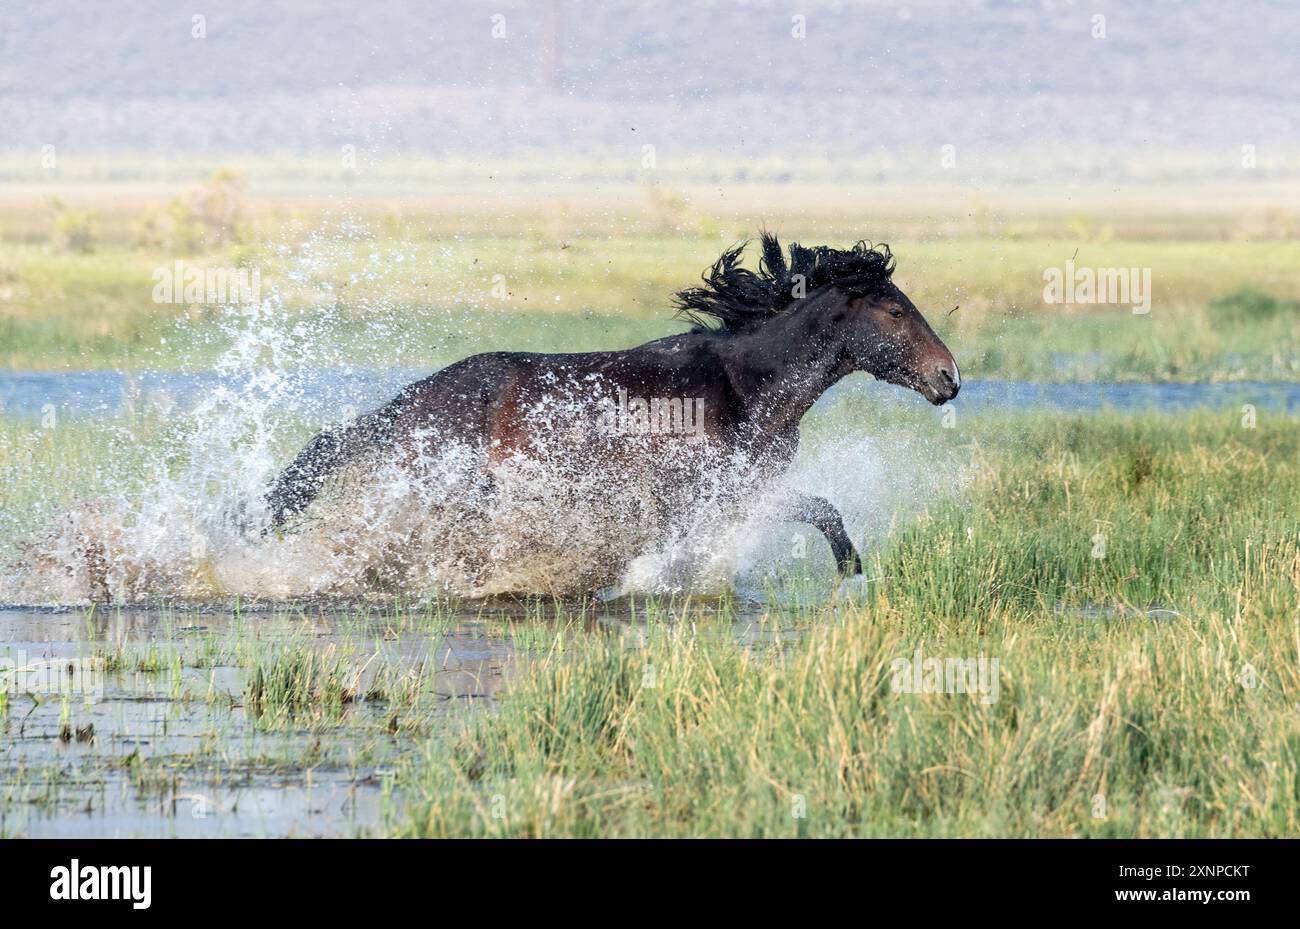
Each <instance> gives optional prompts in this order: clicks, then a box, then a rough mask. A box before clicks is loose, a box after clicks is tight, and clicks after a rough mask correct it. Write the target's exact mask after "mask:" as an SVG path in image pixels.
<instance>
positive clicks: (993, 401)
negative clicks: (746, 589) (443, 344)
mask: <svg viewBox="0 0 1300 929" xmlns="http://www.w3.org/2000/svg"><path fill="white" fill-rule="evenodd" d="M431 373H433V372H432V369H421V368H396V369H388V368H385V369H375V368H329V369H316V370H305V371H301V372H298V374H297V377H298V378H299V383H300V390H298V391H297V392H296V393H295V394H293V395H286V396H285V397H284V399H285V401H286V405H287V406H288V407H290V408H289V409H286V410H285V412H292V411H293V410H292V405H293V400H294V397H295V396H300V397H313V398H316V397H331V398H332V401H333V403H334V404H335V405H336V408H337V409H339V410H343V409H347V408H355V409H365V408H366V407H367V406H374V405H377V404H379V403H381V402H383V401H384V400H387V399H389V398H390V397H392V396H393V395H394V394H396V393H397V391H398V390H400V389H401V388H402V387H403V386H405V385H406V384H410V383H412V382H414V381H417V380H419V379H421V378H423V377H427V376H428V375H429V374H431ZM250 376H251V375H243V376H242V379H241V377H239V376H222V375H220V374H217V373H215V372H211V371H204V372H143V373H139V374H123V373H121V372H118V371H60V372H55V371H0V410H3V411H5V412H7V413H9V414H10V415H14V416H23V417H32V418H36V417H40V416H42V415H43V414H45V413H46V412H48V411H49V410H53V411H55V412H56V413H57V414H58V415H61V416H63V415H72V416H77V415H113V414H117V413H121V412H123V411H126V410H129V409H133V408H136V407H137V406H138V405H145V404H147V405H150V406H153V407H161V408H163V409H170V408H173V407H177V408H182V409H183V408H186V407H189V406H192V405H194V403H196V402H197V401H198V400H199V399H201V398H202V397H204V396H206V395H207V394H209V393H211V392H212V391H213V390H214V389H215V388H217V387H219V386H225V387H227V388H231V389H232V390H234V391H235V392H236V393H240V392H242V391H243V390H244V389H245V387H246V384H245V381H246V380H247V378H248V377H250ZM846 396H869V397H871V398H872V399H873V400H877V401H881V402H897V403H899V404H905V403H915V402H916V401H915V398H914V397H912V396H911V395H910V394H907V393H905V392H903V391H897V390H894V389H893V388H890V387H887V386H884V385H881V384H876V383H874V382H872V381H870V380H869V379H866V378H851V379H849V380H847V381H843V382H841V383H840V384H838V385H836V386H835V387H833V388H832V389H831V390H830V391H828V392H827V395H826V396H825V397H824V398H823V399H822V400H821V401H819V406H822V407H825V406H827V405H829V404H833V403H834V402H836V400H837V399H839V398H843V397H846ZM1245 403H1249V404H1251V405H1253V406H1255V407H1257V408H1258V409H1266V410H1277V411H1284V412H1286V413H1289V414H1295V413H1297V412H1300V384H1297V383H1268V382H1249V381H1248V382H1224V383H1198V384H1181V383H1059V384H1052V383H1040V382H1035V381H999V380H972V381H968V382H967V383H966V384H965V385H964V386H963V387H962V392H961V395H960V396H959V397H958V398H957V399H956V400H955V401H954V405H955V406H956V407H957V408H958V409H962V410H969V411H982V410H998V409H1006V410H1025V409H1046V410H1056V411H1061V412H1095V411H1098V410H1104V409H1115V410H1147V409H1152V410H1160V411H1164V412H1169V411H1176V410H1188V409H1196V408H1211V409H1221V408H1224V407H1229V406H1234V405H1239V404H1245Z"/></svg>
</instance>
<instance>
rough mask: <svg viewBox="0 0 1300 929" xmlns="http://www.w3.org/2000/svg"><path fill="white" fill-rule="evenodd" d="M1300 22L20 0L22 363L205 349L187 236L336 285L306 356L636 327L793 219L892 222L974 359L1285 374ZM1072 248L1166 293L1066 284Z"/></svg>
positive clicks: (878, 11) (928, 307)
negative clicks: (32, 0)
mask: <svg viewBox="0 0 1300 929" xmlns="http://www.w3.org/2000/svg"><path fill="white" fill-rule="evenodd" d="M192 6H193V5H192ZM1297 46H1300V17H1297V16H1295V15H1294V10H1293V9H1292V8H1291V6H1290V5H1289V4H1288V3H1285V2H1276V3H1269V2H1260V3H1249V4H1245V5H1243V6H1237V5H1224V4H1219V3H1213V2H1151V3H1141V4H1137V3H1128V4H1120V3H1104V2H1095V3H1080V2H1067V0H957V2H930V0H909V2H894V0H880V2H818V0H807V2H805V0H800V2H796V3H794V4H779V3H774V2H763V0H753V2H702V3H693V4H655V3H644V2H585V0H544V2H532V3H518V2H496V0H493V2H467V3H460V4H429V3H410V2H405V3H403V2H394V0H378V2H370V3H366V4H355V3H341V2H325V3H314V2H313V3H307V2H275V3H263V2H252V0H247V2H245V0H232V2H224V3H221V4H219V5H214V6H212V7H208V8H201V7H199V6H194V8H193V9H191V8H190V7H185V6H178V5H177V4H175V3H170V2H162V0H121V2H116V3H113V4H111V5H109V6H103V7H100V6H95V7H88V6H86V5H85V4H77V3H46V4H41V5H38V6H26V7H24V6H18V5H6V6H5V7H4V8H3V9H0V364H3V365H5V366H6V367H8V368H10V369H13V370H18V369H53V370H67V369H103V368H115V369H121V370H135V369H150V368H193V367H204V366H207V365H210V364H212V363H213V362H214V360H215V359H216V358H218V357H219V356H220V354H221V352H222V351H224V350H225V348H226V347H227V344H228V340H226V339H225V337H224V336H223V335H222V334H221V333H220V332H219V331H218V329H217V327H216V326H215V323H216V321H217V318H218V317H219V316H221V315H222V314H221V313H220V312H218V311H217V310H216V309H214V307H213V306H212V305H210V302H205V301H197V300H189V301H184V302H182V301H175V302H161V303H160V302H156V301H155V299H154V298H153V291H154V287H155V284H156V281H155V278H154V275H155V273H156V272H158V271H159V269H161V268H173V267H174V264H173V263H174V262H175V261H176V260H181V261H184V262H186V263H187V265H186V267H187V268H188V267H190V266H197V267H216V268H227V267H233V268H256V269H257V270H258V272H259V275H260V280H261V282H262V286H263V288H265V289H267V290H268V292H273V293H275V294H277V295H278V296H279V297H280V298H283V299H284V301H285V305H287V306H290V307H293V308H297V309H298V310H300V311H301V312H304V313H313V312H314V313H318V314H319V313H323V312H326V311H328V312H329V313H330V314H331V316H330V320H329V328H330V332H331V334H332V335H331V338H330V339H329V340H328V341H329V345H330V351H331V352H332V353H333V354H332V356H331V357H330V358H325V357H320V358H316V359H302V360H303V361H304V362H306V361H309V360H315V361H318V362H320V363H333V362H337V361H349V360H350V361H357V362H365V363H368V364H377V365H408V366H427V365H435V364H441V363H444V362H445V361H447V360H450V359H451V358H454V357H458V356H460V355H462V354H465V353H466V352H467V351H469V350H471V349H472V348H473V347H474V346H476V345H478V344H480V343H490V347H499V348H554V347H557V346H564V347H577V346H581V347H588V348H596V347H612V346H617V345H624V344H629V342H631V341H635V340H638V339H642V338H649V337H652V336H654V335H659V334H663V333H666V332H669V331H673V329H674V328H675V327H676V325H677V324H675V323H673V322H672V321H671V319H670V313H669V312H668V310H667V306H668V298H669V295H670V293H671V291H672V290H674V289H676V288H679V287H682V286H686V285H688V284H689V283H691V282H692V281H694V280H695V278H696V276H697V275H698V274H699V272H700V271H701V270H702V269H703V268H704V267H705V265H706V264H708V263H709V262H711V261H712V260H713V258H715V257H716V255H717V254H718V252H719V251H720V250H721V249H722V248H723V247H724V246H726V245H728V244H731V243H732V242H734V241H736V240H738V239H741V238H745V237H751V236H753V235H754V234H755V233H756V232H757V231H758V230H759V229H760V228H763V227H766V228H768V229H770V230H772V231H774V232H777V233H778V234H779V235H781V236H782V237H783V238H785V239H797V240H800V241H803V242H805V243H809V244H812V243H818V242H825V243H829V244H838V245H844V244H847V243H850V242H853V241H856V240H858V239H869V240H873V241H887V242H889V243H890V244H891V245H892V246H893V247H894V250H895V252H896V253H897V255H898V257H899V268H900V269H899V280H900V283H902V284H903V285H904V287H905V289H907V290H908V292H909V293H911V294H912V295H913V297H914V298H915V299H917V302H918V304H919V305H921V307H922V309H923V310H925V311H928V312H930V313H931V314H934V313H937V312H939V311H940V310H941V311H943V312H945V313H946V312H947V311H948V310H949V309H950V308H951V307H953V306H960V307H961V310H960V312H958V313H956V314H954V315H952V317H951V318H949V319H946V321H945V324H944V330H945V331H944V333H943V334H944V335H945V337H950V341H954V342H955V343H956V345H955V347H956V348H957V349H958V350H959V356H960V357H961V358H962V361H963V370H964V372H966V373H967V376H968V378H969V377H983V378H1020V379H1031V380H1039V381H1042V380H1049V381H1050V380H1068V381H1078V380H1157V381H1180V380H1198V379H1199V380H1207V379H1211V380H1234V379H1238V380H1239V379H1248V380H1278V379H1283V380H1287V379H1294V378H1295V377H1296V376H1297V374H1300V362H1298V361H1297V344H1298V343H1300V337H1298V336H1297V323H1296V318H1297V314H1296V307H1297V304H1296V303H1295V301H1296V299H1297V298H1298V297H1300V275H1297V274H1296V268H1297V266H1298V265H1300V262H1297V258H1300V248H1298V246H1297V236H1300V224H1298V221H1297V220H1298V217H1300V118H1298V112H1300V107H1298V106H1297V92H1296V90H1295V88H1296V87H1297V86H1300V61H1298V60H1297V58H1296V55H1295V54H1294V50H1295V48H1296V47H1297ZM305 243H314V246H312V247H314V249H315V251H314V252H313V257H312V258H310V259H307V258H304V248H305V247H306V245H305ZM326 245H328V246H329V247H328V249H327V248H326ZM376 245H379V246H382V248H381V252H380V253H379V257H378V258H376V252H375V247H376ZM385 249H386V250H385ZM327 251H328V255H326V252H327ZM1071 258H1072V259H1073V260H1074V262H1075V263H1077V264H1078V265H1080V266H1087V267H1095V268H1103V267H1121V268H1149V269H1151V277H1152V292H1153V311H1152V312H1151V313H1150V314H1149V315H1147V316H1143V317H1141V318H1136V317H1135V316H1134V315H1133V314H1132V313H1131V312H1130V310H1129V307H1128V306H1115V305H1100V304H1092V305H1088V304H1082V303H1081V304H1079V305H1060V304H1057V305H1048V304H1046V303H1045V301H1044V297H1043V286H1044V284H1043V275H1044V272H1045V271H1046V269H1048V268H1056V267H1063V266H1064V262H1065V261H1066V260H1067V259H1071ZM181 273H183V271H182V272H181ZM209 323H212V324H213V325H208V324H209ZM178 326H179V328H178ZM381 330H382V332H383V337H382V338H379V339H375V338H373V334H374V333H375V332H376V331H381ZM367 333H369V334H370V336H367V335H366V334H367ZM163 340H165V341H163Z"/></svg>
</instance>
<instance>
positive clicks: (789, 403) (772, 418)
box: [726, 300, 852, 435]
mask: <svg viewBox="0 0 1300 929" xmlns="http://www.w3.org/2000/svg"><path fill="white" fill-rule="evenodd" d="M827 309H828V305H827V302H826V301H825V300H817V301H816V302H814V301H813V300H809V301H807V302H806V303H805V304H804V305H802V306H799V307H795V308H793V309H790V310H786V311H785V312H783V313H781V314H779V315H777V316H775V317H773V318H772V319H770V320H768V321H767V322H765V323H762V324H760V325H759V326H756V327H754V329H753V330H752V331H749V332H742V333H740V334H738V335H736V336H734V337H733V338H734V339H735V342H734V344H733V351H732V352H730V353H729V358H728V361H727V363H726V366H727V368H728V371H727V374H728V376H729V377H730V379H731V383H732V386H733V388H734V389H735V390H736V392H737V394H738V395H739V396H740V397H741V399H742V402H744V404H745V406H746V407H747V410H748V412H749V414H750V416H751V418H752V420H753V421H754V423H755V424H756V425H757V426H758V427H759V428H760V430H761V432H762V433H763V434H766V435H773V434H780V433H785V432H788V431H790V430H793V429H797V428H798V425H799V420H801V419H803V416H804V414H805V413H807V412H808V410H809V409H810V408H811V407H812V405H813V404H814V403H816V402H817V398H818V397H820V396H821V395H822V394H823V393H825V392H826V391H827V390H828V389H829V388H830V387H831V385H833V384H834V383H835V382H836V381H838V380H840V378H842V377H844V375H846V374H848V373H849V372H850V371H851V370H852V367H851V366H850V365H849V364H848V363H847V361H846V356H845V352H844V344H845V337H844V334H843V332H842V330H840V329H839V327H837V326H835V325H834V324H833V323H831V322H830V321H829V320H828V319H827V318H826V317H827Z"/></svg>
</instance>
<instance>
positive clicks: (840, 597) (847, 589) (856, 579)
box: [833, 574, 871, 603]
mask: <svg viewBox="0 0 1300 929" xmlns="http://www.w3.org/2000/svg"><path fill="white" fill-rule="evenodd" d="M870 589H871V581H869V580H867V579H866V578H865V577H864V576H862V575H861V574H853V575H850V576H849V577H846V578H845V579H844V580H842V581H840V583H839V586H838V587H836V588H835V596H834V598H833V599H834V600H836V601H839V602H847V603H863V602H865V601H866V599H867V594H868V593H869V592H870Z"/></svg>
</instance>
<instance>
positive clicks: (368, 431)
mask: <svg viewBox="0 0 1300 929" xmlns="http://www.w3.org/2000/svg"><path fill="white" fill-rule="evenodd" d="M384 412H385V411H382V410H381V411H379V412H375V413H367V414H366V415H364V416H360V417H358V418H357V419H354V420H353V421H352V422H350V423H345V424H344V425H341V426H336V427H335V428H333V429H327V430H325V431H324V432H322V433H321V434H320V435H318V436H316V438H314V439H312V440H311V441H310V442H309V443H307V447H306V448H304V449H303V450H302V451H300V452H299V453H298V457H296V458H294V460H293V461H292V462H290V463H289V466H288V467H287V468H285V469H284V470H283V471H281V472H280V476H279V477H277V478H276V479H275V483H274V484H273V485H271V489H270V491H268V492H267V495H266V503H267V506H268V507H269V508H270V511H271V526H272V527H274V528H276V529H278V528H280V527H281V526H282V525H284V522H285V520H287V519H288V518H289V517H291V516H294V515H296V514H297V513H300V512H302V511H303V510H304V509H306V508H307V505H308V504H309V503H311V502H312V501H313V500H315V499H316V495H317V494H319V493H320V492H321V489H322V488H323V487H324V486H325V483H326V481H327V480H328V479H329V476H330V475H331V474H333V473H334V472H335V471H337V470H338V469H339V468H341V467H343V466H344V465H346V464H348V463H349V462H351V461H354V460H355V459H356V458H357V457H359V456H360V455H361V454H362V453H364V452H367V451H373V450H377V449H378V448H379V447H380V446H382V445H383V444H385V442H386V440H387V439H388V438H389V433H390V430H389V429H388V428H386V426H387V425H388V418H387V417H386V416H385V415H384Z"/></svg>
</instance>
